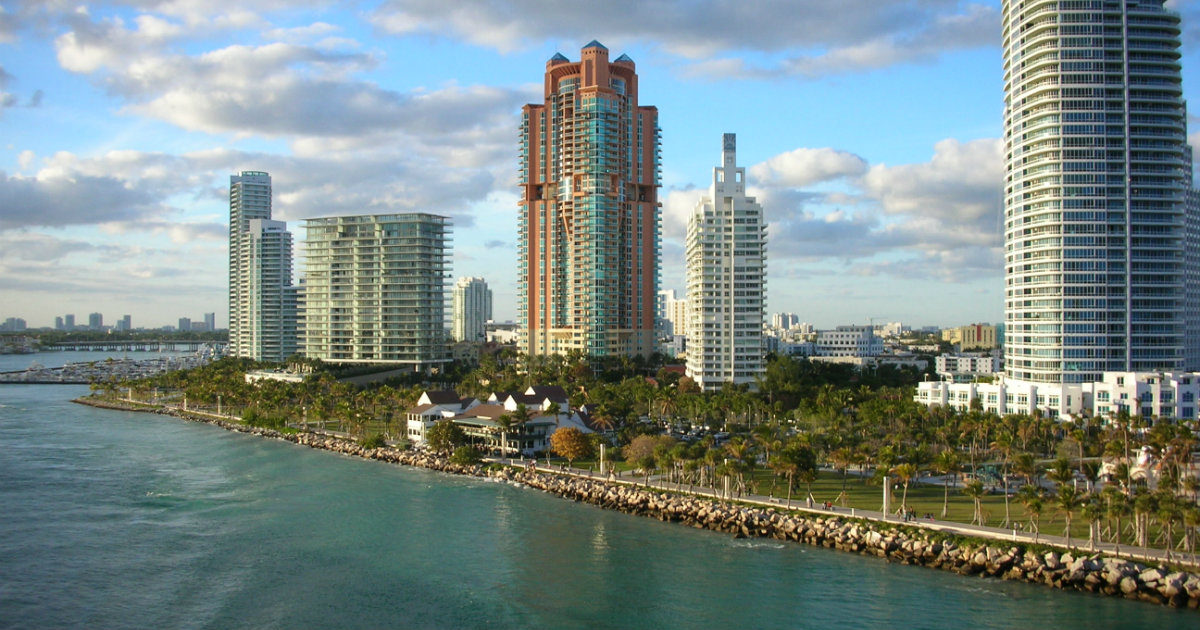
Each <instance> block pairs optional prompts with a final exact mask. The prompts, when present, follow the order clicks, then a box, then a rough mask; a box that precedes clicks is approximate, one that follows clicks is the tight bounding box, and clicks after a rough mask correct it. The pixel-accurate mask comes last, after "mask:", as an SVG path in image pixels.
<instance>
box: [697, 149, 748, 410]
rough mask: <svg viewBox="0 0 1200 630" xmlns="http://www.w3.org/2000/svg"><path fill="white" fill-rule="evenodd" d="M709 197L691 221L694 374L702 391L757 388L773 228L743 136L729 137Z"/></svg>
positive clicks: (714, 174) (703, 199) (705, 198)
mask: <svg viewBox="0 0 1200 630" xmlns="http://www.w3.org/2000/svg"><path fill="white" fill-rule="evenodd" d="M722 147H723V149H722V152H721V165H720V166H718V167H716V168H714V169H713V183H712V186H711V187H710V188H709V190H708V195H707V196H705V197H704V198H702V199H701V200H700V202H699V203H698V204H696V208H695V210H693V211H692V215H691V216H690V217H688V230H687V295H688V303H689V305H690V308H689V312H690V323H689V325H688V342H687V375H688V376H690V377H691V378H692V380H694V381H696V384H697V385H699V386H700V387H701V388H702V389H707V390H715V389H720V388H721V386H722V385H723V384H725V383H734V384H737V385H740V384H749V385H751V386H753V385H755V383H756V380H755V378H756V377H758V376H761V375H762V374H763V372H764V371H765V369H766V361H765V358H764V354H763V319H764V316H765V314H766V309H765V306H766V296H767V232H766V230H767V228H766V226H767V223H766V220H765V218H764V217H763V208H762V206H761V205H759V203H758V202H757V201H756V200H755V199H754V197H749V196H747V195H746V169H745V168H742V167H739V166H738V165H737V138H736V137H735V135H734V134H732V133H727V134H725V135H724V138H723V142H722Z"/></svg>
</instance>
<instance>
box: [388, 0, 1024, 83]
mask: <svg viewBox="0 0 1200 630" xmlns="http://www.w3.org/2000/svg"><path fill="white" fill-rule="evenodd" d="M371 20H372V21H373V23H374V24H375V25H376V26H377V27H378V28H380V29H382V30H384V31H386V32H390V33H393V34H397V35H412V34H424V33H429V34H436V35H437V36H446V35H447V34H450V36H453V37H456V38H460V39H463V40H466V41H468V42H471V43H473V44H477V45H481V46H487V47H491V48H495V49H497V50H500V51H504V52H507V51H512V50H517V49H520V48H524V47H527V46H529V45H531V44H533V43H536V42H541V41H545V40H549V41H561V40H563V39H568V40H571V39H573V40H577V41H578V43H579V44H582V43H584V42H586V41H589V40H591V39H599V40H600V41H601V42H603V43H605V44H608V45H610V46H621V45H625V44H628V43H632V42H635V41H652V42H657V43H658V45H660V46H661V47H662V48H663V49H664V50H665V51H667V52H668V53H671V54H674V55H679V56H682V57H684V58H685V59H688V60H691V61H695V62H697V65H696V67H695V68H691V69H690V70H689V72H690V73H691V74H694V75H696V76H710V77H711V76H714V74H715V75H719V76H778V75H795V76H818V75H824V74H828V73H830V72H834V71H857V70H870V69H875V68H880V67H886V66H890V65H895V64H898V63H908V62H911V61H915V60H924V59H930V58H933V57H936V56H937V55H938V54H940V53H941V52H944V51H946V50H951V49H957V48H975V47H979V46H994V45H996V44H998V43H999V32H1000V28H999V11H998V10H997V9H996V7H994V6H991V5H990V4H988V3H984V2H960V1H959V0H926V1H923V2H914V1H912V0H840V1H839V2H828V1H827V0H763V1H760V2H753V3H744V2H737V1H736V0H699V1H691V2H683V1H674V2H672V1H669V0H657V1H651V2H646V1H643V0H612V1H610V2H603V3H592V4H586V3H574V2H554V3H546V2H541V1H539V0H459V1H458V2H443V1H441V0H390V1H388V2H385V3H383V4H381V5H380V6H379V7H378V8H377V9H376V10H375V11H374V12H373V14H372V16H371ZM864 42H865V43H864ZM742 53H764V54H766V55H768V56H772V57H774V56H777V55H778V56H779V58H777V59H775V60H774V61H770V62H765V63H759V64H758V65H752V64H750V63H748V62H747V61H746V60H745V59H744V58H743V57H742V56H741V55H742Z"/></svg>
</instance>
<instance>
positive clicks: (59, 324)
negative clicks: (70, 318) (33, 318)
mask: <svg viewBox="0 0 1200 630" xmlns="http://www.w3.org/2000/svg"><path fill="white" fill-rule="evenodd" d="M65 327H66V324H64V323H63V318H62V317H55V318H54V330H63V329H64V328H65Z"/></svg>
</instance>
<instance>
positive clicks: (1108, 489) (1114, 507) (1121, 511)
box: [1101, 486, 1133, 554]
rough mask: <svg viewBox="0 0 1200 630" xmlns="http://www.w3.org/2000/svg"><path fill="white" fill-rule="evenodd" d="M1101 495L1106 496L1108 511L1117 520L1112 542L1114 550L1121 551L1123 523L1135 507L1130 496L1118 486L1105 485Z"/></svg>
mask: <svg viewBox="0 0 1200 630" xmlns="http://www.w3.org/2000/svg"><path fill="white" fill-rule="evenodd" d="M1101 496H1103V497H1104V500H1105V503H1106V504H1107V508H1106V511H1107V513H1108V517H1109V518H1111V519H1113V520H1114V521H1116V527H1114V528H1113V536H1112V542H1113V547H1114V550H1115V551H1116V552H1117V553H1118V554H1120V553H1121V524H1122V521H1124V520H1125V518H1126V517H1128V516H1129V515H1130V514H1132V513H1133V507H1132V506H1131V505H1130V501H1129V497H1128V496H1127V495H1126V494H1125V493H1124V492H1122V491H1121V489H1120V488H1118V487H1116V486H1105V488H1104V490H1102V491H1101Z"/></svg>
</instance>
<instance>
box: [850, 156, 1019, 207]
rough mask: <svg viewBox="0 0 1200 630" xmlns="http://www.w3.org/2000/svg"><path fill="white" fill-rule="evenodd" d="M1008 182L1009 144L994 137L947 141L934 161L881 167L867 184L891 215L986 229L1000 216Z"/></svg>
mask: <svg viewBox="0 0 1200 630" xmlns="http://www.w3.org/2000/svg"><path fill="white" fill-rule="evenodd" d="M1003 181H1004V164H1003V143H1001V142H1000V140H998V139H991V138H989V139H982V140H973V141H971V142H967V143H962V142H959V141H958V140H955V139H948V140H942V141H941V142H938V143H937V144H936V145H935V146H934V154H933V159H932V160H930V161H929V162H926V163H924V164H904V165H900V166H887V165H883V164H880V165H876V166H873V167H871V169H870V171H868V172H867V174H866V175H865V176H864V177H863V178H862V181H861V184H862V188H863V190H864V192H866V193H867V194H868V195H869V196H871V197H872V198H874V199H877V200H879V202H880V205H881V207H882V208H883V210H884V212H887V213H888V214H903V215H909V216H921V217H927V218H930V219H934V220H938V221H946V222H947V223H948V224H950V225H956V224H958V225H967V226H974V227H976V228H985V227H987V225H985V224H981V222H987V221H992V220H995V219H997V218H998V217H999V214H998V212H999V208H1000V204H1001V201H1002V200H1001V194H1000V192H1001V184H1002V182H1003ZM992 227H995V226H992Z"/></svg>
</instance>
